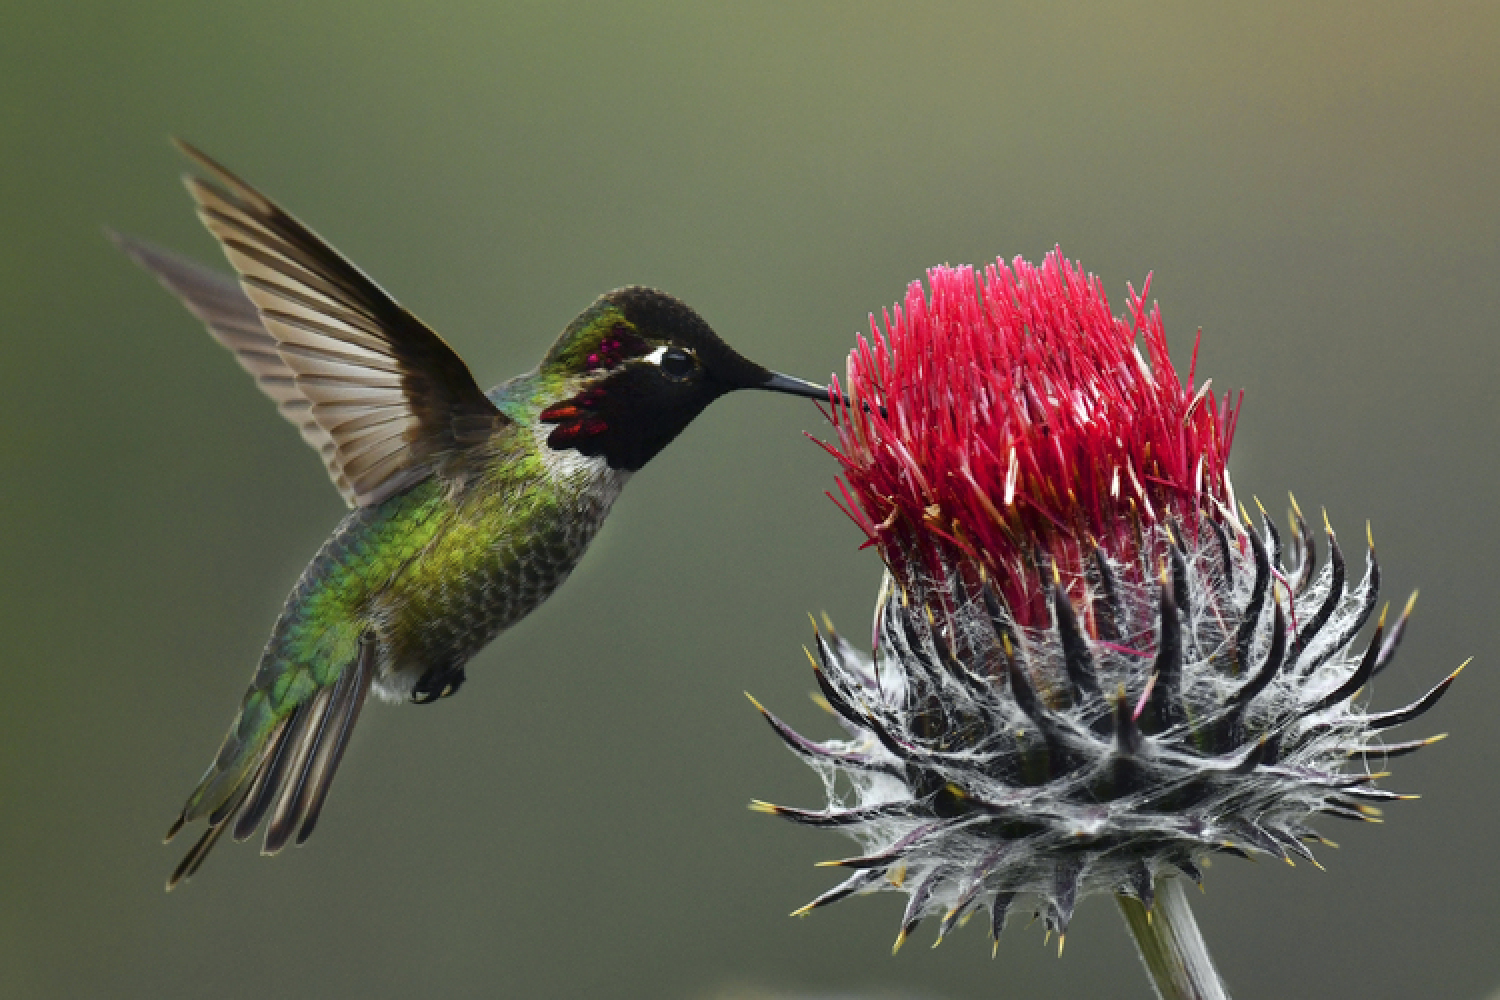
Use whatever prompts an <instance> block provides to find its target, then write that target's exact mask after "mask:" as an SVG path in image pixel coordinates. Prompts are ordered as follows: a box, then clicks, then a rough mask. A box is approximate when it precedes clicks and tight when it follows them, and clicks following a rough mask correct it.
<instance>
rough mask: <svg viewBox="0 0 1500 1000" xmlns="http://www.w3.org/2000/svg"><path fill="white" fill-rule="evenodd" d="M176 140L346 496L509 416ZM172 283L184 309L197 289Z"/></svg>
mask: <svg viewBox="0 0 1500 1000" xmlns="http://www.w3.org/2000/svg"><path fill="white" fill-rule="evenodd" d="M178 145H179V146H180V147H181V149H182V150H183V152H184V153H186V154H187V155H188V156H189V157H190V158H191V159H192V160H193V161H194V162H196V163H197V164H198V165H199V166H200V167H202V168H203V169H204V171H205V172H207V173H208V174H210V175H211V176H212V177H213V180H212V181H210V180H205V179H203V178H201V177H198V176H193V175H190V176H188V177H187V178H186V183H187V187H188V191H189V192H190V193H191V194H192V196H193V199H194V201H196V202H197V203H198V216H199V218H201V219H202V220H203V224H204V225H205V226H207V227H208V230H209V232H211V233H212V234H213V235H214V236H215V237H216V238H217V239H218V241H219V243H220V245H221V246H222V247H223V249H224V253H225V255H226V256H227V257H228V258H229V262H230V264H232V265H233V266H234V268H235V270H236V271H237V272H239V277H240V286H241V288H242V289H243V290H244V293H245V295H246V296H248V297H249V300H250V302H251V303H252V304H253V305H254V307H255V310H256V312H257V314H258V315H259V317H260V321H261V324H262V327H263V329H264V331H265V333H266V334H268V335H269V336H270V338H271V339H272V340H273V341H274V342H275V349H276V354H277V356H278V357H280V359H281V362H282V364H283V365H284V367H285V370H287V371H290V372H291V373H292V382H291V387H293V388H295V390H296V391H297V392H299V393H300V394H301V396H302V398H303V399H304V400H305V401H306V403H307V414H308V416H310V417H311V419H312V421H313V423H314V424H315V425H316V426H317V428H318V429H319V430H320V431H321V432H322V434H323V435H326V443H331V445H332V452H331V453H328V452H326V450H325V449H323V448H322V445H323V444H324V443H325V441H324V440H323V438H322V437H321V436H318V435H316V434H314V435H313V437H311V438H309V441H310V442H313V443H315V444H316V445H318V446H319V448H320V450H325V455H326V458H325V460H326V462H327V464H328V469H329V474H330V475H331V476H332V478H333V480H334V483H335V485H337V486H338V487H339V489H340V491H341V492H343V493H344V496H345V498H346V499H348V500H349V502H350V504H351V505H353V506H370V505H373V504H378V503H380V502H381V501H383V500H385V499H386V498H387V497H389V496H391V495H392V494H394V493H398V492H400V491H401V490H404V489H406V488H407V487H409V486H411V485H412V484H413V483H416V482H418V481H420V480H422V479H424V478H426V477H427V476H428V475H430V474H431V473H432V471H433V469H434V466H435V463H436V460H437V459H439V458H440V457H441V456H443V455H445V454H448V453H451V452H453V451H457V450H460V449H463V448H465V447H468V446H470V445H473V444H477V443H479V442H482V441H485V440H487V439H488V438H489V437H490V436H491V435H492V434H494V433H495V432H496V431H497V430H499V429H500V428H501V427H502V426H503V425H505V424H507V423H509V418H507V417H506V416H505V415H504V414H502V413H501V412H500V411H499V410H498V409H496V408H495V406H494V404H493V403H491V402H490V401H489V399H488V398H486V396H485V395H484V393H483V392H482V391H481V390H480V388H479V386H478V384H477V383H475V381H474V376H473V375H471V374H470V373H469V369H468V367H467V366H466V365H465V364H464V363H463V361H462V360H461V359H460V358H459V356H458V355H457V354H455V353H454V351H453V349H452V348H451V347H449V346H448V345H447V344H446V343H445V342H444V341H443V339H442V338H441V337H439V336H438V335H437V333H435V332H434V331H433V330H432V329H431V328H429V327H428V326H427V325H426V324H424V323H423V322H422V321H421V320H419V319H417V318H416V317H415V316H413V315H412V314H411V313H410V312H408V311H407V310H406V309H404V308H402V307H401V306H400V305H399V304H398V303H397V302H396V301H395V300H394V299H392V298H391V297H390V296H389V295H387V294H386V293H385V292H384V291H383V290H382V289H381V288H380V287H379V286H378V285H376V284H375V282H373V281H371V280H370V279H369V278H368V277H366V276H365V274H364V272H362V271H360V270H359V268H357V267H355V266H354V265H353V264H351V263H350V262H349V261H347V260H346V259H344V257H343V256H342V255H341V254H340V253H339V252H338V251H337V250H335V249H333V248H332V247H331V246H329V245H328V244H327V243H325V242H323V240H322V239H321V238H319V237H318V235H317V234H316V233H314V232H313V231H312V230H310V229H308V228H307V227H306V226H304V225H303V224H302V223H300V222H298V221H297V220H296V219H294V218H293V217H292V216H291V215H290V214H288V213H287V212H285V211H283V210H282V209H281V208H279V207H278V206H277V205H276V204H275V203H273V202H272V201H271V200H270V199H269V198H267V197H265V196H264V195H262V194H260V193H259V192H258V191H256V190H255V189H254V188H252V187H250V185H248V184H246V183H245V182H244V181H242V180H240V179H239V178H238V177H236V176H235V175H234V174H232V173H230V172H229V171H228V170H226V169H224V168H223V167H221V166H220V165H219V164H217V163H215V162H214V161H213V160H211V159H209V158H208V157H207V156H205V155H204V154H203V153H201V152H199V151H198V150H196V149H194V148H193V147H191V146H189V145H187V144H186V143H179V144H178ZM158 273H160V272H158ZM176 273H177V274H182V272H180V271H179V272H176ZM194 277H197V275H196V274H195V275H194ZM163 280H164V281H165V280H168V279H167V278H166V276H165V275H163ZM168 284H169V287H173V290H174V291H176V290H177V289H176V287H174V286H173V285H172V284H171V282H170V281H169V282H168ZM179 294H183V295H184V298H186V299H188V301H189V308H193V306H194V304H195V303H196V301H197V300H196V299H194V298H193V297H191V296H189V295H187V294H186V293H179ZM194 311H196V309H195V310H194ZM240 315H241V317H243V310H241V313H240ZM210 326H211V328H212V327H213V324H212V322H211V323H210ZM221 339H222V338H221ZM233 349H234V350H235V352H236V354H238V355H240V357H241V364H244V365H245V367H246V368H250V365H249V364H246V362H245V360H244V358H245V354H244V352H242V351H241V349H240V348H238V347H235V348H233ZM251 371H252V372H254V369H251ZM255 374H257V376H259V374H260V373H258V372H256V373H255ZM267 391H268V392H269V390H267ZM273 398H274V397H273ZM278 402H280V401H279V400H278ZM288 416H289V418H291V419H296V418H293V417H291V415H290V414H289V415H288ZM304 436H307V432H304Z"/></svg>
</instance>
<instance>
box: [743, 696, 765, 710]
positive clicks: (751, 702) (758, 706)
mask: <svg viewBox="0 0 1500 1000" xmlns="http://www.w3.org/2000/svg"><path fill="white" fill-rule="evenodd" d="M745 697H746V698H749V699H750V704H752V705H754V706H755V710H756V711H757V712H759V713H760V714H762V715H765V714H766V710H765V707H764V706H762V705H761V703H760V702H758V701H756V700H755V695H753V694H751V693H750V692H749V691H746V692H745Z"/></svg>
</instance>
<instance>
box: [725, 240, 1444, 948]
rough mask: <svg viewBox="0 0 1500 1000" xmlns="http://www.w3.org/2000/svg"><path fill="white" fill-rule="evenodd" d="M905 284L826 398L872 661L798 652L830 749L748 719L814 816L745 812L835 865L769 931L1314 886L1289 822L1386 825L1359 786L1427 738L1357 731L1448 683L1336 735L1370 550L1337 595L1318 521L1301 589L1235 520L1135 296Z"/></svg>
mask: <svg viewBox="0 0 1500 1000" xmlns="http://www.w3.org/2000/svg"><path fill="white" fill-rule="evenodd" d="M927 278H928V287H927V288H926V289H924V288H923V286H922V284H921V283H920V282H916V283H913V284H912V285H911V287H910V289H909V291H908V293H907V296H906V300H905V303H904V304H903V305H898V306H896V307H895V308H894V309H893V310H892V311H891V312H889V313H887V314H886V315H885V316H884V317H883V319H884V322H883V323H877V322H876V321H875V319H874V318H873V317H872V318H871V337H870V338H869V339H865V338H861V339H860V340H859V342H858V345H857V346H856V348H855V349H854V351H853V352H852V353H851V355H850V359H849V365H848V373H847V379H846V380H845V382H844V384H843V385H841V386H840V385H836V386H835V388H834V389H833V395H834V403H835V405H834V406H833V407H832V412H831V419H832V421H833V424H834V428H835V431H836V433H837V440H836V442H835V443H832V444H828V445H825V446H824V447H826V448H827V449H828V450H829V451H830V453H831V454H833V455H834V457H835V458H836V459H837V460H838V462H839V463H840V465H841V467H842V471H843V475H842V477H841V480H840V482H839V497H837V498H835V499H836V502H838V503H839V504H840V506H841V507H842V508H843V509H844V510H845V511H846V513H848V514H849V516H850V517H851V518H852V519H853V520H854V521H855V523H856V524H858V525H859V526H860V528H861V529H862V530H863V531H864V532H865V534H866V535H867V536H868V539H869V542H870V543H871V544H873V545H875V546H876V547H878V549H879V552H880V555H881V557H882V559H883V560H884V562H885V565H886V568H887V572H886V577H885V582H884V584H883V586H882V591H881V594H880V596H879V599H878V601H877V606H876V613H875V627H874V636H873V654H872V655H869V656H867V655H865V654H863V653H862V652H860V651H859V650H857V649H856V648H854V646H853V645H851V644H850V643H849V642H847V641H846V640H845V639H843V638H842V637H840V636H839V635H838V634H836V633H835V632H833V631H832V629H831V628H829V629H828V630H827V631H826V633H825V632H824V631H822V630H819V631H818V634H817V635H816V652H817V655H816V657H815V659H814V664H813V668H814V674H815V677H816V680H817V683H818V686H819V689H820V692H821V695H822V697H823V699H824V700H825V701H826V702H827V705H828V706H829V708H830V709H831V710H832V712H833V714H834V715H835V717H836V719H837V721H838V722H839V724H840V725H841V726H842V728H843V729H844V731H845V738H844V739H840V740H832V741H826V742H817V741H814V740H811V739H807V738H805V737H803V736H802V735H800V734H798V733H796V732H795V731H793V730H792V729H791V728H790V727H789V726H787V725H786V724H785V723H783V722H782V721H781V720H780V719H778V718H777V717H776V716H774V715H772V714H771V713H769V712H766V711H765V710H764V709H762V712H763V713H764V714H765V716H766V719H767V721H768V722H769V723H770V725H771V727H772V729H773V730H774V731H775V732H776V733H777V735H779V736H780V737H781V738H782V739H783V740H784V741H785V742H786V744H787V745H788V746H789V747H790V748H791V749H792V750H793V751H794V752H795V753H796V754H797V755H798V756H800V757H801V758H803V759H804V760H805V761H807V763H809V764H810V765H811V766H812V767H813V768H814V769H815V770H816V771H817V773H818V774H819V775H820V776H821V777H822V779H823V783H824V786H825V789H826V793H827V802H826V804H825V805H824V806H823V807H822V808H819V809H815V810H806V809H796V808H791V807H785V806H775V805H770V804H768V803H756V804H755V807H756V808H757V809H759V810H761V811H764V812H770V813H774V814H776V815H780V816H783V817H785V818H787V819H790V820H793V821H795V822H798V823H801V824H804V825H807V826H814V827H829V828H835V829H837V830H839V831H841V832H842V833H844V834H846V835H848V836H849V837H851V838H853V840H854V841H855V842H856V843H857V844H858V847H859V851H858V853H857V854H856V855H854V856H851V857H847V858H844V859H841V860H838V861H833V862H829V863H828V864H829V865H831V866H834V867H840V868H844V869H846V870H847V871H848V873H849V874H848V877H847V878H846V879H845V880H844V881H843V882H841V883H840V884H838V885H836V886H835V887H833V888H832V889H830V890H828V891H827V892H825V893H824V894H823V895H821V896H819V897H818V898H817V899H815V900H813V901H812V902H811V903H809V904H808V905H807V906H806V907H804V908H803V909H802V910H801V911H798V912H799V913H800V912H806V911H807V910H810V909H812V908H815V907H818V906H822V905H825V904H827V903H831V902H834V901H837V900H839V899H843V898H845V897H848V896H852V895H857V894H864V893H870V892H876V891H882V890H887V891H889V890H894V891H899V892H903V893H905V894H906V897H907V905H906V910H905V913H904V914H903V916H902V921H901V929H900V933H899V936H898V938H897V945H898V946H899V945H900V943H901V942H902V941H904V940H905V938H906V937H907V935H909V934H910V933H911V931H912V930H913V928H914V927H915V926H916V925H917V923H918V922H919V921H921V920H922V919H924V918H928V917H931V918H936V919H937V921H938V928H937V934H938V936H939V939H941V937H942V936H944V935H946V934H947V933H948V932H949V931H951V930H952V929H953V928H954V927H955V926H956V925H957V924H958V923H960V922H962V921H964V920H965V919H967V918H968V917H970V916H972V915H973V914H975V913H978V912H981V911H986V910H987V911H988V913H989V921H988V922H989V925H990V928H991V932H992V934H993V935H994V936H995V937H996V938H998V936H999V933H1000V931H1001V929H1002V927H1003V926H1004V922H1005V918H1006V915H1007V914H1008V913H1009V912H1010V910H1011V909H1012V906H1013V904H1016V903H1017V902H1018V901H1025V902H1026V903H1027V904H1028V905H1031V906H1033V907H1034V910H1035V912H1036V913H1037V914H1038V915H1040V916H1041V917H1042V919H1043V920H1044V921H1045V924H1046V926H1047V927H1048V929H1049V930H1052V931H1056V932H1058V933H1064V932H1066V930H1067V927H1068V923H1069V921H1070V920H1071V918H1072V915H1073V912H1074V908H1075V906H1076V904H1077V902H1078V901H1079V900H1081V899H1082V898H1083V897H1085V896H1087V895H1090V894H1093V893H1115V894H1122V895H1126V896H1133V897H1136V898H1138V899H1140V900H1141V901H1142V902H1143V903H1144V904H1145V905H1147V906H1148V907H1149V906H1150V905H1151V902H1152V897H1153V888H1152V887H1153V885H1154V883H1155V881H1156V880H1157V879H1158V878H1161V877H1165V876H1172V875H1177V874H1181V875H1186V876H1187V877H1189V878H1191V879H1193V880H1195V881H1197V880H1200V879H1201V874H1200V869H1199V865H1200V863H1201V861H1202V859H1203V858H1204V857H1205V856H1206V855H1210V854H1214V853H1227V854H1234V855H1238V856H1248V855H1253V854H1265V855H1271V856H1275V857H1280V858H1284V859H1286V860H1287V861H1289V862H1290V861H1293V859H1307V860H1309V861H1314V863H1316V861H1315V860H1314V857H1313V853H1312V850H1311V845H1314V844H1317V843H1320V842H1323V843H1326V841H1324V840H1323V838H1322V837H1321V836H1320V835H1319V834H1318V833H1317V832H1315V831H1314V829H1313V827H1312V823H1313V821H1314V820H1315V819H1316V818H1317V817H1319V816H1333V817H1338V818H1342V819H1351V820H1362V821H1369V820H1375V819H1377V818H1378V816H1379V814H1380V813H1379V808H1378V804H1379V803H1383V802H1386V801H1391V800H1397V799H1402V798H1405V797H1406V796H1402V795H1398V794H1396V793H1394V792H1390V791H1387V790H1385V789H1383V788H1380V787H1378V780H1379V779H1380V778H1382V777H1384V775H1383V774H1381V773H1380V772H1379V770H1378V768H1379V767H1381V766H1383V762H1384V760H1385V759H1386V758H1389V757H1395V756H1399V755H1401V754H1403V753H1408V752H1411V751H1413V750H1416V749H1420V748H1421V747H1422V746H1425V745H1427V744H1428V743H1430V742H1433V741H1434V739H1436V738H1434V739H1426V740H1412V741H1407V742H1387V741H1386V738H1385V732H1386V730H1388V729H1391V728H1393V727H1395V726H1398V725H1400V724H1402V723H1405V722H1408V721H1410V720H1412V719H1414V718H1416V717H1417V716H1418V715H1420V714H1422V713H1423V712H1425V711H1426V710H1427V709H1428V708H1430V707H1432V705H1433V704H1435V703H1436V702H1437V700H1438V699H1439V698H1440V697H1441V696H1442V695H1443V693H1444V692H1445V691H1446V690H1447V688H1448V686H1449V685H1450V684H1451V683H1452V681H1453V679H1454V677H1456V676H1457V673H1458V672H1457V671H1454V673H1453V674H1451V675H1449V676H1448V677H1447V678H1445V679H1444V680H1442V681H1441V682H1440V683H1439V684H1438V685H1437V686H1436V687H1434V688H1433V689H1432V690H1431V691H1430V692H1429V693H1428V694H1427V695H1425V696H1424V697H1423V698H1421V699H1419V700H1418V701H1417V702H1415V703H1413V704H1412V705H1409V706H1407V707H1405V708H1403V709H1399V710H1396V711H1388V712H1374V711H1371V710H1369V709H1368V708H1366V707H1365V705H1364V704H1363V700H1362V692H1364V691H1365V689H1366V688H1367V686H1368V683H1369V681H1370V680H1371V679H1372V678H1373V677H1374V676H1375V675H1377V674H1378V673H1379V672H1380V671H1381V670H1383V669H1384V668H1385V667H1386V666H1387V665H1388V664H1389V663H1390V661H1391V658H1392V655H1393V654H1394V652H1395V650H1396V646H1397V644H1398V643H1399V642H1400V640H1401V638H1402V635H1403V633H1404V631H1405V626H1406V622H1407V619H1408V616H1409V614H1410V612H1411V606H1412V605H1411V603H1410V602H1408V604H1407V606H1406V609H1405V610H1404V611H1403V612H1402V613H1401V614H1400V615H1398V616H1397V617H1396V618H1395V619H1394V620H1391V621H1387V617H1388V616H1387V614H1386V612H1384V611H1382V612H1381V613H1380V615H1379V616H1378V619H1377V617H1376V615H1375V609H1376V607H1377V605H1378V594H1379V588H1380V568H1379V564H1378V562H1377V561H1376V557H1375V549H1374V545H1373V542H1371V543H1370V544H1369V545H1368V547H1367V551H1366V555H1365V569H1364V572H1363V574H1362V576H1361V578H1360V579H1359V580H1358V581H1357V582H1352V581H1351V580H1350V578H1349V574H1348V570H1347V566H1346V562H1345V557H1344V554H1343V551H1342V549H1341V548H1340V547H1339V544H1338V540H1337V538H1336V536H1335V534H1334V532H1333V529H1332V528H1331V527H1328V526H1327V524H1326V519H1325V533H1326V536H1327V552H1328V558H1327V560H1326V562H1324V563H1323V564H1322V565H1321V566H1319V565H1318V545H1317V542H1316V540H1315V535H1314V532H1313V531H1312V530H1311V529H1310V528H1309V527H1308V525H1307V524H1306V521H1305V519H1304V518H1303V516H1302V514H1301V512H1300V510H1297V509H1296V504H1295V501H1293V511H1294V514H1293V520H1292V531H1291V534H1290V540H1289V544H1288V545H1286V546H1283V544H1282V541H1281V538H1280V536H1279V534H1278V533H1277V531H1276V529H1275V527H1274V526H1273V524H1272V523H1271V522H1270V520H1269V519H1267V518H1265V517H1264V516H1262V519H1261V523H1260V525H1259V526H1258V527H1255V526H1252V525H1251V524H1250V522H1249V519H1248V516H1246V517H1244V518H1243V519H1242V517H1240V516H1236V509H1237V506H1238V505H1237V502H1236V500H1235V496H1234V490H1233V487H1232V484H1231V482H1230V478H1229V472H1228V458H1229V449H1230V445H1231V443H1232V440H1233V436H1234V429H1235V424H1236V422H1237V419H1238V416H1239V402H1240V401H1239V399H1238V398H1231V397H1230V396H1228V395H1225V396H1222V397H1221V396H1217V395H1216V394H1215V393H1214V392H1213V391H1212V390H1211V389H1210V388H1209V383H1207V382H1204V383H1203V384H1202V385H1199V386H1195V385H1194V382H1193V379H1194V374H1195V373H1194V371H1193V370H1192V369H1190V370H1189V373H1188V378H1187V382H1186V384H1183V383H1182V382H1180V381H1179V377H1178V375H1177V373H1176V371H1175V369H1174V368H1173V367H1172V363H1171V360H1170V358H1169V357H1168V354H1167V345H1166V338H1165V335H1164V333H1163V328H1162V322H1161V316H1160V312H1159V310H1158V309H1157V308H1156V307H1155V306H1154V305H1153V306H1150V307H1148V306H1147V304H1146V298H1145V296H1146V294H1147V293H1148V292H1149V280H1148V282H1147V283H1146V286H1145V287H1144V288H1143V290H1142V292H1141V293H1139V294H1137V293H1136V292H1135V291H1134V290H1133V289H1132V290H1131V291H1130V295H1129V300H1128V302H1127V311H1126V314H1125V316H1123V317H1117V316H1115V315H1114V314H1113V313H1112V312H1111V310H1110V306H1109V302H1108V300H1107V298H1106V297H1105V295H1104V293H1103V290H1102V288H1101V286H1100V283H1099V281H1098V279H1097V278H1095V277H1093V276H1091V275H1088V274H1087V273H1086V272H1084V271H1083V270H1082V269H1081V268H1080V267H1079V266H1078V265H1077V264H1075V263H1071V262H1069V261H1067V260H1066V259H1065V258H1064V257H1063V256H1062V255H1061V253H1060V251H1054V252H1053V253H1051V254H1049V255H1048V256H1047V257H1046V259H1045V261H1044V262H1043V264H1042V265H1041V266H1040V267H1037V266H1033V265H1031V264H1029V263H1027V262H1026V261H1024V260H1021V259H1019V258H1018V259H1016V260H1015V261H1014V262H1013V263H1012V264H1010V265H1009V266H1007V265H1006V264H1005V263H1004V262H1003V261H997V262H996V263H995V264H993V265H990V266H988V267H986V268H985V269H984V272H983V274H982V276H976V274H975V273H974V271H973V270H972V269H971V268H967V267H963V268H946V267H944V268H934V269H932V270H930V271H929V272H928V275H927ZM1141 344H1143V345H1144V351H1143V350H1142V349H1141V347H1140V346H1139V345H1141ZM1195 357H1196V350H1195ZM845 404H847V405H845ZM1372 621H1375V622H1376V624H1375V625H1374V627H1373V629H1368V630H1367V626H1368V625H1369V624H1370V623H1371V622H1372ZM1362 636H1363V638H1361V637H1362ZM1460 669H1461V668H1460Z"/></svg>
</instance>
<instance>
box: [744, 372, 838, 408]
mask: <svg viewBox="0 0 1500 1000" xmlns="http://www.w3.org/2000/svg"><path fill="white" fill-rule="evenodd" d="M750 388H752V389H765V390H767V391H768V392H784V393H786V394H787V395H789V396H804V397H806V398H807V399H816V400H818V401H819V402H823V403H826V402H828V387H827V386H822V385H818V383H816V382H809V381H807V380H806V379H800V378H793V377H792V376H790V375H778V374H777V373H775V372H772V373H771V377H770V378H768V379H766V380H765V381H764V382H761V383H760V384H759V385H753V386H751V387H750Z"/></svg>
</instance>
